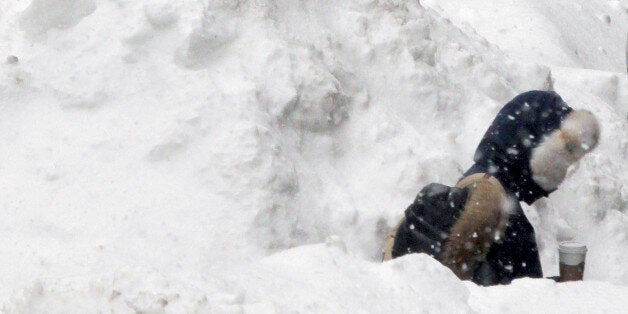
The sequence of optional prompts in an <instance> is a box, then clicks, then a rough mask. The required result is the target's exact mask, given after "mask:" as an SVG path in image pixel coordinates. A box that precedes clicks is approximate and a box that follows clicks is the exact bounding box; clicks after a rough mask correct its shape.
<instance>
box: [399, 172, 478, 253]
mask: <svg viewBox="0 0 628 314" xmlns="http://www.w3.org/2000/svg"><path fill="white" fill-rule="evenodd" d="M468 193H469V190H468V189H467V188H463V189H460V188H456V187H450V186H447V185H443V184H438V183H431V184H429V185H427V186H425V187H424V188H423V189H422V190H421V192H419V194H418V195H417V197H416V198H415V199H414V202H413V203H412V204H411V205H410V206H409V207H408V208H407V209H406V211H405V219H402V221H401V222H400V224H399V225H398V227H397V231H396V233H394V245H393V246H392V252H391V253H392V258H396V257H399V256H402V255H405V254H409V253H426V254H429V255H431V256H432V257H434V258H435V259H437V260H439V261H442V254H443V246H444V244H445V242H446V241H447V239H448V238H449V230H450V229H451V227H452V226H453V225H454V223H455V222H456V220H458V218H459V217H460V214H461V213H462V211H463V210H464V205H465V203H466V200H467V196H468Z"/></svg>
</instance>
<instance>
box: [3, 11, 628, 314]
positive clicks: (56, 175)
mask: <svg viewBox="0 0 628 314" xmlns="http://www.w3.org/2000/svg"><path fill="white" fill-rule="evenodd" d="M611 9H613V7H609V10H611ZM584 16H585V18H586V19H587V21H588V19H589V16H588V15H584ZM0 19H1V20H2V21H3V23H1V24H0V48H1V51H5V52H7V54H11V55H15V56H17V58H18V60H19V61H17V62H15V59H13V61H12V62H6V63H4V64H2V65H0V95H2V103H1V106H2V108H3V114H2V115H0V127H1V128H2V132H0V134H1V135H0V143H1V144H2V147H3V150H2V151H3V153H2V160H3V163H2V165H1V166H0V169H1V173H2V177H3V180H2V191H3V193H2V194H3V197H2V198H1V200H0V208H2V210H1V211H0V213H1V215H2V219H1V220H0V221H2V223H1V226H2V228H1V230H2V241H0V250H1V251H2V252H3V253H4V258H3V259H2V260H1V261H0V278H1V279H2V280H1V281H2V282H3V285H1V286H0V295H2V296H6V297H2V298H0V300H1V301H0V302H1V303H0V308H2V309H3V310H5V311H8V312H33V311H35V312H37V311H42V310H47V311H51V312H67V311H73V312H83V311H85V310H91V309H96V308H98V309H101V310H103V311H109V310H113V311H116V312H118V311H120V312H124V311H141V312H143V311H149V312H150V311H154V312H162V311H166V312H192V311H201V312H203V311H218V312H226V311H251V312H286V311H308V312H309V311H311V312H352V311H355V310H361V311H367V312H381V311H387V310H391V311H392V310H398V311H416V310H425V311H428V312H436V311H446V312H470V311H498V309H499V308H500V302H503V301H500V300H498V298H493V297H491V296H492V295H495V294H497V295H501V296H503V297H505V298H508V299H510V298H513V299H516V298H522V299H523V300H525V297H526V296H532V295H537V294H536V293H537V290H539V289H540V290H549V291H552V293H554V294H556V295H557V296H560V298H556V299H553V298H548V297H545V296H543V297H544V298H541V296H539V298H540V299H539V300H540V301H539V302H542V303H540V304H532V305H530V306H542V305H546V306H548V307H552V308H556V309H562V308H560V307H559V306H560V305H561V304H565V303H568V302H567V301H566V300H570V301H569V302H572V301H573V302H575V303H572V304H576V305H577V304H584V302H589V303H591V302H592V304H596V306H601V307H605V309H607V310H609V311H619V310H618V309H620V308H622V307H623V308H625V306H626V305H627V304H626V303H625V302H626V301H625V300H624V301H623V303H622V302H620V301H614V302H610V301H609V299H610V298H612V296H614V295H620V294H622V293H623V294H625V293H626V292H628V288H627V287H626V285H628V270H627V269H626V268H625V267H624V266H623V265H624V263H623V261H625V260H626V259H628V235H627V231H626V230H628V228H627V227H628V218H626V214H627V211H628V209H627V208H628V201H627V196H626V195H627V193H628V188H627V187H626V186H625V182H626V179H627V178H626V177H627V171H626V165H625V162H623V161H624V160H626V158H627V157H628V149H627V147H628V142H627V140H626V139H627V138H628V137H627V136H626V135H628V124H627V122H626V119H625V115H626V108H627V104H626V97H625V96H626V95H627V94H628V86H627V84H628V83H627V80H626V77H625V75H623V74H618V73H612V72H603V71H594V70H582V69H572V68H558V67H554V68H552V69H550V68H549V67H548V66H545V65H539V64H538V63H533V62H526V63H523V62H519V61H516V60H515V59H512V58H511V56H509V55H507V54H505V53H504V52H502V51H501V50H499V49H498V48H497V47H496V46H494V45H493V44H491V43H489V42H488V41H487V40H486V39H484V38H483V37H481V36H480V35H478V34H477V33H475V32H474V31H472V30H469V29H466V28H463V29H460V28H458V27H457V26H455V25H454V24H452V23H451V22H450V21H449V20H448V19H447V18H445V17H443V16H441V15H440V14H439V13H437V12H435V11H433V10H432V9H430V8H428V7H426V6H424V5H422V4H420V3H419V2H418V1H393V0H389V1H383V0H382V1H369V0H353V1H342V2H338V1H326V0H325V1H300V2H295V1H261V0H260V1H254V0H250V1H196V0H187V1H179V2H172V1H133V2H127V1H117V0H110V1H106V0H96V1H91V0H90V1H79V0H75V1H70V0H63V1H61V0H59V1H47V2H46V1H37V0H34V1H32V2H31V3H22V2H5V3H1V4H0ZM598 21H599V22H600V23H605V22H604V21H603V20H598ZM622 40H623V39H622ZM620 42H623V41H620ZM592 58H593V57H592ZM526 61H531V60H526ZM600 62H602V61H600ZM568 66H573V65H572V64H569V65H568ZM604 70H606V69H604ZM552 86H553V87H555V89H556V90H557V91H558V92H559V93H560V94H561V95H562V96H563V98H564V99H565V100H566V101H567V102H568V103H569V104H570V105H571V106H572V107H574V108H576V109H588V110H590V111H592V112H593V113H595V114H596V115H597V116H598V117H599V119H600V121H601V123H602V127H603V130H602V131H603V133H602V138H601V143H600V146H599V147H598V148H597V150H596V151H595V152H594V153H593V154H592V156H589V157H586V158H585V159H584V160H583V161H582V162H580V163H579V164H578V166H577V167H575V169H573V171H572V172H570V174H568V177H569V178H568V179H567V180H566V183H565V184H564V185H563V186H562V188H561V189H559V191H558V192H556V193H555V194H553V195H552V197H551V198H550V199H548V200H544V201H540V202H537V203H536V204H534V206H529V207H526V208H525V209H526V210H527V213H528V215H529V217H530V218H531V220H532V222H533V224H535V227H536V228H537V235H538V236H539V245H540V247H541V250H542V252H541V253H542V262H543V266H544V271H545V273H546V275H553V274H556V273H557V256H556V253H555V251H556V246H557V241H558V240H562V239H566V238H574V239H577V240H582V241H584V242H585V243H587V245H588V246H589V250H590V251H589V255H588V257H587V273H586V274H585V280H586V281H585V282H582V283H577V284H569V285H556V284H553V283H551V282H549V281H547V280H536V281H534V280H522V281H521V282H515V283H513V285H511V286H506V287H493V288H489V289H486V288H480V287H476V286H473V285H472V284H469V283H463V282H460V281H459V280H457V279H456V278H455V277H454V276H453V274H451V273H450V272H449V270H447V269H446V268H444V267H442V266H441V265H439V264H438V263H436V262H434V261H433V260H431V259H430V258H428V257H427V256H421V255H418V256H408V257H404V258H402V259H400V260H397V261H393V262H391V263H386V264H380V263H379V262H378V261H379V257H380V256H381V255H380V251H379V246H380V244H381V241H382V239H383V235H384V234H385V233H386V232H387V230H388V229H389V228H390V227H391V226H392V225H393V224H395V223H396V222H397V220H398V219H399V218H400V217H401V215H402V212H403V209H404V208H405V207H406V206H407V205H408V204H409V202H410V201H411V200H412V199H413V198H414V196H415V193H417V191H418V190H419V189H420V187H422V186H423V185H424V184H426V183H429V182H441V183H445V184H453V183H454V182H455V181H456V180H457V179H458V177H459V176H460V175H461V174H462V171H463V170H464V169H466V168H467V167H468V166H469V165H470V164H471V163H472V156H473V151H474V150H475V146H476V145H477V143H478V141H479V139H480V137H481V136H482V134H483V133H484V131H485V129H486V128H487V127H488V124H489V123H490V121H491V120H492V118H493V116H494V115H495V114H496V113H497V111H498V110H499V109H500V108H501V106H502V104H503V103H504V102H506V101H507V100H509V99H510V98H512V97H513V96H514V95H516V94H518V93H520V92H522V91H525V90H530V89H548V88H551V87H552ZM325 241H327V242H328V245H322V244H315V243H320V242H325ZM589 281H590V282H589ZM591 289H600V290H603V291H605V293H599V294H591V295H588V298H584V297H582V296H583V295H587V294H586V291H589V290H591ZM517 300H518V299H517ZM607 301H609V302H607ZM516 302H519V301H516ZM562 302H564V303H562ZM578 302H580V303H578ZM587 304H588V303H587ZM574 306H575V305H574ZM587 308H590V307H587ZM510 309H513V310H518V309H517V308H510ZM525 309H528V308H527V307H526V308H523V309H522V310H525ZM529 309H532V307H530V308H529Z"/></svg>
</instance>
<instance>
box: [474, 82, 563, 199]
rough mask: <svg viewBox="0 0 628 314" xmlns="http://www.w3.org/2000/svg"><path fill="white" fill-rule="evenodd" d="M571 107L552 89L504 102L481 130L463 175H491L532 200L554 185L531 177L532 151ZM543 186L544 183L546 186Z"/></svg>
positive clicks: (521, 197)
mask: <svg viewBox="0 0 628 314" xmlns="http://www.w3.org/2000/svg"><path fill="white" fill-rule="evenodd" d="M572 111H573V109H571V108H570V107H569V106H568V105H567V104H566V103H565V102H564V101H563V100H562V98H561V97H560V96H559V95H558V94H556V93H555V92H548V91H529V92H525V93H523V94H520V95H518V96H517V97H515V98H513V99H512V100H511V101H510V102H508V103H507V104H506V105H505V106H504V107H503V108H502V109H501V110H500V111H499V113H498V114H497V117H495V120H493V122H492V123H491V125H490V127H489V128H488V130H487V131H486V133H485V134H484V137H483V138H482V140H481V141H480V144H479V145H478V148H477V149H476V151H475V156H474V158H473V160H474V161H475V164H474V165H473V166H472V167H471V168H470V169H469V170H468V171H467V173H465V176H468V175H471V174H473V173H478V172H486V173H490V174H492V175H494V176H495V177H496V178H497V179H498V180H499V181H500V182H501V183H502V185H503V186H504V188H506V189H507V190H510V192H512V193H513V194H515V195H516V196H517V198H518V199H519V201H525V202H526V203H528V204H532V203H533V202H534V201H535V200H537V199H538V198H541V197H544V196H547V195H548V194H549V193H551V192H553V191H554V190H555V188H553V189H549V190H545V189H543V188H542V187H541V186H539V185H538V184H537V183H536V182H535V180H534V179H533V173H532V170H531V168H530V159H531V156H532V155H533V151H534V149H535V148H536V147H538V146H539V145H540V144H541V143H542V142H543V140H544V138H546V137H548V136H549V135H550V134H552V132H554V131H556V130H558V129H559V128H560V126H561V122H562V121H563V120H564V119H565V118H566V117H567V116H568V115H569V114H570V113H571V112H572ZM546 188H547V186H546Z"/></svg>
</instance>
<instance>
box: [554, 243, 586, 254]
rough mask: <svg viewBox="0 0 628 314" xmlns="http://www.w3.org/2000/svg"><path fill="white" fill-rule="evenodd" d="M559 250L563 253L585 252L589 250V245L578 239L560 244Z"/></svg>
mask: <svg viewBox="0 0 628 314" xmlns="http://www.w3.org/2000/svg"><path fill="white" fill-rule="evenodd" d="M558 250H559V251H561V252H563V253H574V254H583V253H586V252H587V246H586V245H584V244H582V243H580V242H576V241H565V242H561V243H560V244H559V245H558Z"/></svg>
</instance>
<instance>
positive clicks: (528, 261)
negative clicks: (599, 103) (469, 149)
mask: <svg viewBox="0 0 628 314" xmlns="http://www.w3.org/2000/svg"><path fill="white" fill-rule="evenodd" d="M571 111H572V109H571V108H570V107H569V106H567V105H566V104H565V103H564V102H563V100H562V99H561V97H560V96H559V95H558V94H556V93H554V92H546V91H529V92H526V93H523V94H520V95H518V96H517V97H515V98H514V99H512V100H511V101H510V102H508V103H507V104H506V105H505V106H504V107H503V108H502V109H501V110H500V111H499V113H498V114H497V117H496V118H495V120H494V121H493V122H492V124H491V125H490V127H489V128H488V130H487V131H486V133H485V134H484V137H483V138H482V140H481V141H480V144H479V145H478V148H477V150H476V152H475V156H474V161H475V164H474V165H473V166H471V168H470V169H469V170H467V172H466V173H465V174H464V177H467V176H469V175H472V174H475V173H489V174H491V175H493V176H494V177H495V178H497V179H498V180H499V182H500V183H501V185H502V186H503V187H504V189H505V190H506V193H507V195H508V196H509V197H511V198H512V199H516V200H517V202H513V203H516V204H517V205H516V208H514V211H513V213H512V215H511V216H510V219H509V222H508V225H507V227H506V230H505V234H504V238H503V239H501V240H500V241H498V242H494V243H493V244H492V245H491V247H490V249H489V251H488V253H487V255H486V258H485V259H484V260H483V261H481V262H479V263H478V264H477V265H476V266H475V270H474V272H473V274H474V275H473V281H474V282H475V283H477V284H480V285H494V284H506V283H509V282H511V281H512V280H513V279H515V278H520V277H542V276H543V272H542V270H541V263H540V260H539V253H538V248H537V245H536V240H535V234H534V229H533V227H532V225H531V224H530V222H529V221H528V219H527V218H526V216H525V214H524V213H523V210H522V208H521V206H520V205H519V202H518V201H525V202H526V203H528V204H532V203H533V202H534V201H535V200H537V199H538V198H541V197H544V196H547V195H548V194H549V193H551V192H552V191H545V190H543V189H542V188H541V187H540V186H538V185H537V184H536V183H535V182H534V180H533V179H532V173H531V170H530V157H531V154H532V151H533V149H534V148H535V147H537V146H538V144H539V143H540V141H541V140H542V139H543V137H544V136H546V135H549V134H550V133H551V132H552V131H554V130H556V129H558V128H560V124H561V121H562V120H563V119H564V118H565V117H566V116H567V115H568V114H569V113H570V112H571ZM430 195H431V196H430ZM464 196H465V192H464V190H460V189H457V188H447V187H444V186H441V185H429V186H427V187H426V188H424V189H423V191H421V193H420V194H419V197H417V199H416V200H415V202H414V203H413V204H412V205H411V206H410V207H409V208H408V209H407V210H406V212H405V220H404V221H403V222H402V223H401V225H400V226H399V227H398V229H397V232H396V235H395V240H394V241H395V242H394V246H393V248H392V256H393V257H397V256H401V255H404V254H407V253H411V252H424V253H428V254H430V255H432V256H434V257H435V258H436V259H439V260H440V258H441V256H442V255H441V254H442V251H441V248H442V247H443V243H444V242H445V241H447V232H448V230H449V228H450V227H451V226H452V225H453V224H454V223H455V221H456V220H457V219H458V217H459V216H460V212H461V211H462V210H463V207H464ZM443 204H451V206H449V207H448V209H447V210H445V211H443V206H445V205H443ZM445 207H447V206H445Z"/></svg>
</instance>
